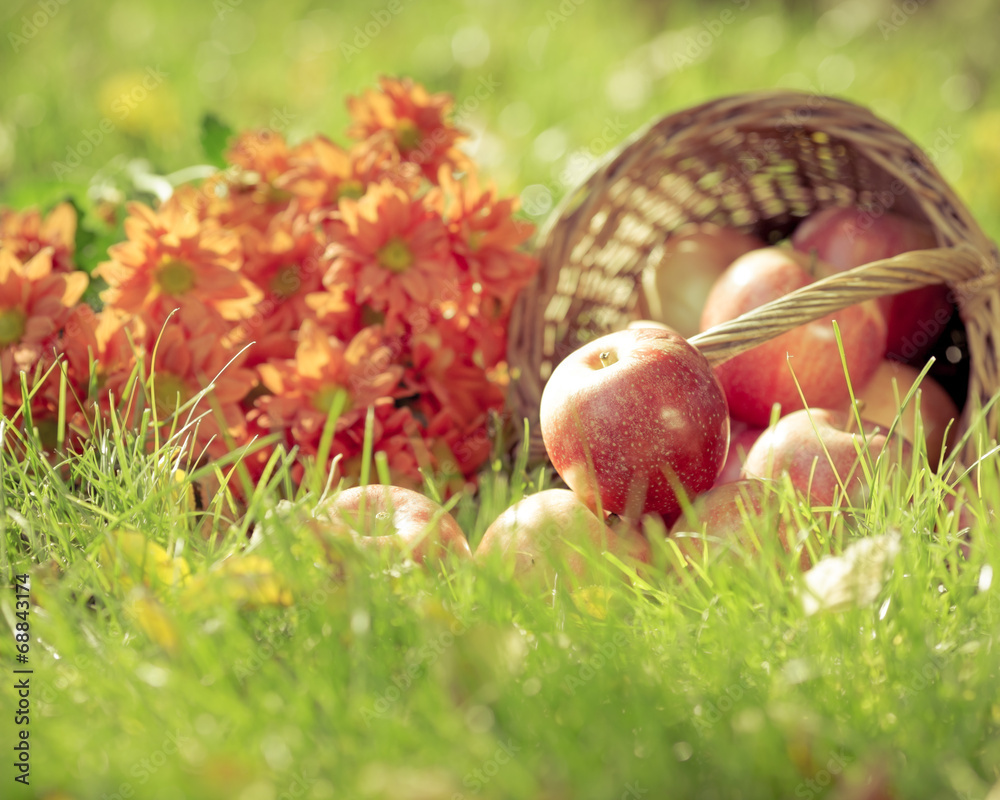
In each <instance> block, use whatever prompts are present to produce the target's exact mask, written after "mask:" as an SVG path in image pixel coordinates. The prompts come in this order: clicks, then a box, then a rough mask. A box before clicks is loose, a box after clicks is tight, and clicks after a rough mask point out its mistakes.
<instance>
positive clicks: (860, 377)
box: [701, 247, 886, 426]
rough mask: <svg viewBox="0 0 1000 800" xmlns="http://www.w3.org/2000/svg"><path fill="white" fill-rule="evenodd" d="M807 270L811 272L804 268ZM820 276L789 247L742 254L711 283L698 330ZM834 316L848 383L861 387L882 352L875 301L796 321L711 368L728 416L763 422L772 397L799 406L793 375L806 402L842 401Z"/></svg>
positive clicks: (784, 405) (820, 270) (845, 395)
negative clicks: (796, 324) (800, 322)
mask: <svg viewBox="0 0 1000 800" xmlns="http://www.w3.org/2000/svg"><path fill="white" fill-rule="evenodd" d="M814 268H815V269H816V271H817V274H816V275H814V274H813V273H812V272H810V270H811V269H814ZM824 274H826V270H825V268H824V266H823V265H822V264H821V263H817V262H815V259H811V258H810V257H809V256H805V255H803V254H802V253H796V252H795V251H792V250H783V249H780V248H776V247H768V248H764V249H763V250H755V251H754V252H752V253H747V254H746V255H745V256H741V257H740V258H738V259H736V261H734V262H733V264H732V265H731V266H730V267H729V269H727V270H726V272H725V273H724V274H723V275H722V277H721V278H719V280H718V282H717V283H716V284H715V288H713V289H712V293H711V295H710V296H709V298H708V302H707V303H706V305H705V311H704V313H703V314H702V317H701V326H702V330H707V329H709V328H711V327H714V326H715V325H718V324H719V323H722V322H726V321H727V320H731V319H735V318H736V317H738V316H740V315H741V314H745V313H747V312H748V311H752V310H753V309H755V308H757V307H758V306H762V305H764V304H765V303H768V302H770V301H772V300H776V299H778V298H779V297H782V296H784V295H786V294H788V293H789V292H792V291H794V290H796V289H800V288H802V287H803V286H808V285H809V284H810V283H812V282H813V280H814V278H816V277H823V275H824ZM834 320H836V321H837V324H838V325H839V327H840V335H841V338H842V340H843V343H844V354H845V356H846V358H847V366H848V371H849V372H850V375H851V381H852V382H853V384H854V385H856V386H862V385H864V383H865V382H866V381H867V380H868V379H869V378H870V377H871V376H872V374H873V373H874V372H875V369H876V368H877V367H878V365H879V362H881V361H882V358H883V357H884V355H885V336H886V327H885V319H884V317H883V316H882V313H881V312H880V311H879V309H878V306H877V305H876V304H875V302H874V301H869V302H867V303H860V304H858V305H854V306H850V307H848V308H845V309H842V310H841V311H838V312H837V313H835V314H831V315H829V316H827V317H822V318H821V319H818V320H814V321H813V322H809V323H807V324H805V325H800V326H799V327H798V328H795V329H793V330H790V331H788V332H786V333H783V334H781V335H780V336H777V337H775V338H774V339H771V340H770V341H767V342H765V343H764V344H762V345H759V346H757V347H755V348H753V349H752V350H748V351H746V352H744V353H740V355H738V356H736V357H735V358H732V359H730V360H729V361H726V362H724V363H722V364H719V365H718V366H717V367H716V368H715V372H716V374H717V375H718V376H719V381H720V382H721V383H722V386H723V388H724V389H725V392H726V399H727V400H728V401H729V410H730V412H731V413H732V415H733V416H734V417H737V418H739V419H742V420H745V421H746V422H749V423H750V424H751V425H758V426H765V425H768V424H769V423H770V420H771V408H772V406H773V405H774V404H775V403H778V404H780V405H781V412H782V413H783V414H787V413H788V412H789V411H794V410H795V409H799V408H802V399H801V397H800V396H799V390H798V388H796V386H795V380H796V379H797V380H798V383H799V386H800V387H801V389H802V392H803V394H804V395H805V399H806V405H809V406H823V407H833V408H836V407H838V406H841V405H844V404H846V403H847V402H848V401H849V399H850V392H849V391H848V388H847V381H845V380H844V369H843V366H842V364H841V361H840V351H839V350H838V348H837V340H836V337H835V336H834V331H833V321H834ZM790 367H791V368H790ZM792 370H794V377H793V374H792Z"/></svg>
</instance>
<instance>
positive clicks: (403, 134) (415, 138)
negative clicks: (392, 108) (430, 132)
mask: <svg viewBox="0 0 1000 800" xmlns="http://www.w3.org/2000/svg"><path fill="white" fill-rule="evenodd" d="M423 138H424V135H423V134H422V133H421V132H420V128H418V127H417V126H416V125H414V124H413V123H412V122H410V120H408V119H404V120H401V121H400V123H399V125H398V126H397V127H396V145H397V146H398V147H399V149H400V151H401V152H404V153H405V152H407V151H408V150H413V149H414V148H416V147H419V146H420V142H421V141H422V140H423Z"/></svg>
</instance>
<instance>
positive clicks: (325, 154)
mask: <svg viewBox="0 0 1000 800" xmlns="http://www.w3.org/2000/svg"><path fill="white" fill-rule="evenodd" d="M422 177H423V176H422V174H421V172H420V169H419V168H418V167H417V166H416V165H415V164H412V163H410V162H406V161H403V160H402V159H401V158H400V155H399V151H398V150H397V149H396V146H395V144H394V142H393V139H392V135H391V134H390V133H389V132H388V131H381V132H379V133H377V134H374V135H372V136H370V137H368V138H367V139H365V140H364V141H363V142H359V143H358V144H356V145H354V146H353V147H352V148H351V149H350V150H345V149H344V148H342V147H340V146H339V145H336V144H334V143H333V142H331V141H330V140H329V139H327V138H326V137H325V136H316V137H313V138H312V139H307V140H306V141H304V142H302V144H300V145H298V146H296V147H295V148H294V149H293V150H292V153H291V157H290V158H289V170H288V172H286V173H284V174H283V175H281V176H280V177H278V178H277V179H276V180H275V186H276V187H278V188H279V189H283V190H285V191H287V192H288V193H289V194H291V195H293V196H294V197H295V199H296V200H297V201H298V205H299V209H300V210H301V211H302V212H315V211H320V212H323V211H325V212H327V213H330V212H336V208H337V202H338V201H339V200H340V199H341V198H342V197H353V198H359V197H361V196H362V195H363V194H364V193H365V190H366V189H367V187H368V185H369V184H370V183H373V182H376V181H379V180H381V179H383V178H388V179H390V180H391V181H392V182H393V183H395V184H396V185H397V186H399V187H400V188H401V189H403V190H404V191H405V192H407V193H408V194H414V193H416V191H417V190H418V188H419V186H420V182H421V180H422Z"/></svg>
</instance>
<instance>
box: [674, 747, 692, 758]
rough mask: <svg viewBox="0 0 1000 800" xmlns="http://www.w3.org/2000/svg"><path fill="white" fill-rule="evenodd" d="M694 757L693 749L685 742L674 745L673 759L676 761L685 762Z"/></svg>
mask: <svg viewBox="0 0 1000 800" xmlns="http://www.w3.org/2000/svg"><path fill="white" fill-rule="evenodd" d="M692 755H694V748H693V747H692V746H691V745H690V744H688V743H687V742H677V744H675V745H674V757H675V758H676V759H677V760H678V761H687V760H688V759H689V758H691V756H692Z"/></svg>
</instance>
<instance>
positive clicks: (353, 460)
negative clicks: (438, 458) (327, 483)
mask: <svg viewBox="0 0 1000 800" xmlns="http://www.w3.org/2000/svg"><path fill="white" fill-rule="evenodd" d="M373 416H374V419H373V425H372V457H373V459H374V455H375V453H385V456H386V461H387V463H388V465H389V480H390V481H391V482H392V484H393V485H395V486H403V487H406V488H407V489H416V490H419V489H420V488H421V487H422V485H423V476H422V475H421V474H420V470H421V469H422V468H423V469H430V470H433V469H434V463H433V458H432V457H431V455H430V453H429V451H428V450H427V447H426V446H425V443H424V440H423V438H422V437H421V429H420V424H419V423H418V422H417V420H416V419H415V418H414V416H413V412H412V411H411V410H410V409H409V408H407V407H405V406H404V407H402V408H397V407H396V406H395V405H393V404H392V403H391V402H381V403H379V404H376V406H375V413H374V415H373ZM365 422H366V420H365V418H364V417H361V418H359V419H357V420H356V421H355V422H354V423H353V424H352V425H350V426H348V427H347V428H346V429H345V430H343V431H340V432H339V433H338V434H337V435H336V436H335V437H334V448H335V449H336V451H337V452H338V453H340V454H342V456H343V457H342V460H341V461H340V462H339V463H338V470H337V471H338V473H339V475H340V476H341V477H343V478H344V479H345V480H346V481H347V483H348V485H350V484H351V483H353V482H356V481H357V480H358V477H359V476H360V475H361V466H362V460H363V457H362V454H363V452H364V439H365ZM368 468H369V471H370V474H371V475H373V476H374V475H377V474H378V473H377V472H376V467H375V464H374V461H373V463H371V464H369V465H368Z"/></svg>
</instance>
